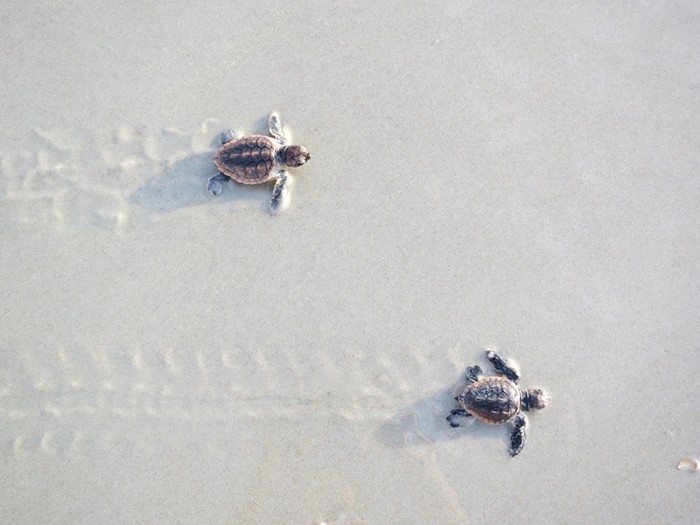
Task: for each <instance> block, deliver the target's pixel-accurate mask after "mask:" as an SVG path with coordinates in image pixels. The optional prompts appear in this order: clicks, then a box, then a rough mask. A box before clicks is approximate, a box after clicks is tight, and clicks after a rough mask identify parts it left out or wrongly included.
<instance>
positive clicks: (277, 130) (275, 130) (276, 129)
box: [270, 111, 287, 144]
mask: <svg viewBox="0 0 700 525" xmlns="http://www.w3.org/2000/svg"><path fill="white" fill-rule="evenodd" d="M270 135H271V136H272V137H274V138H275V139H276V140H277V141H278V142H280V143H281V144H286V143H287V137H285V136H284V131H283V130H282V123H281V122H280V116H279V115H278V114H277V113H276V112H274V111H273V112H272V113H270Z"/></svg>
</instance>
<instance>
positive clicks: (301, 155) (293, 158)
mask: <svg viewBox="0 0 700 525" xmlns="http://www.w3.org/2000/svg"><path fill="white" fill-rule="evenodd" d="M310 158H311V155H310V154H309V150H307V149H306V148H305V147H304V146H285V147H284V149H283V150H282V160H284V165H285V166H288V167H290V168H298V167H299V166H303V165H304V164H306V161H307V160H309V159H310Z"/></svg>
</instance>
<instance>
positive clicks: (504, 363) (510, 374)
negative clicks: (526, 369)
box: [486, 350, 520, 385]
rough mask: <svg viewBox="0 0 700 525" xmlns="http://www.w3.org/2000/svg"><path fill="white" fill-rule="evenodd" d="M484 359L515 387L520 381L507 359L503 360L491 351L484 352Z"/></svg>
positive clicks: (515, 369) (512, 365)
mask: <svg viewBox="0 0 700 525" xmlns="http://www.w3.org/2000/svg"><path fill="white" fill-rule="evenodd" d="M486 359H488V360H489V361H491V364H492V365H493V367H494V368H495V369H496V372H498V373H499V374H503V375H504V376H506V377H507V378H508V379H510V380H511V381H512V382H513V383H515V384H516V385H517V384H518V381H520V372H518V369H517V368H516V367H515V365H514V364H513V363H510V362H509V361H508V360H507V359H505V358H503V357H502V356H501V355H500V354H499V353H497V352H494V351H493V350H487V351H486Z"/></svg>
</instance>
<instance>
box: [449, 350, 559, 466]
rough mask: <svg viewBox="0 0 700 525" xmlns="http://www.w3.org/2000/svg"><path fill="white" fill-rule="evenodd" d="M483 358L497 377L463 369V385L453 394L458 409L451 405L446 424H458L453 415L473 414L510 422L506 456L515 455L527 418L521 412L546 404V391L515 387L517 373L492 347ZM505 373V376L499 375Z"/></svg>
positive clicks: (520, 446)
mask: <svg viewBox="0 0 700 525" xmlns="http://www.w3.org/2000/svg"><path fill="white" fill-rule="evenodd" d="M486 359H488V360H489V361H491V364H492V365H493V367H494V368H495V369H496V372H498V373H499V374H501V376H495V377H482V375H481V374H482V372H481V368H480V367H479V366H478V365H476V366H470V367H469V368H467V373H466V378H467V386H465V387H464V388H463V389H462V392H461V393H460V394H459V395H458V396H457V397H455V401H457V402H458V403H459V405H460V407H461V408H455V409H454V410H452V411H451V412H450V415H449V416H447V421H449V422H450V426H452V427H458V426H459V423H456V422H455V418H456V417H457V416H462V417H469V416H474V417H475V418H476V419H478V420H479V421H482V422H484V423H487V424H489V425H501V424H503V423H508V422H509V421H512V422H513V428H512V430H511V433H510V455H511V456H516V455H518V453H520V451H521V450H522V449H523V446H524V445H525V427H526V426H527V418H526V417H525V414H523V413H522V412H523V411H527V410H540V409H542V408H544V407H546V406H547V404H548V403H549V399H550V398H549V394H547V393H546V392H545V391H544V390H542V389H540V388H533V389H530V390H521V389H520V388H518V386H517V385H518V381H520V373H519V372H518V370H517V369H516V368H515V366H514V365H513V364H512V363H509V362H508V361H507V360H505V359H503V357H501V356H500V355H499V354H497V353H496V352H494V351H493V350H489V351H487V352H486ZM502 376H505V377H502Z"/></svg>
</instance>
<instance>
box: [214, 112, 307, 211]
mask: <svg viewBox="0 0 700 525" xmlns="http://www.w3.org/2000/svg"><path fill="white" fill-rule="evenodd" d="M269 128H270V136H269V137H268V136H267V135H245V136H243V137H238V138H236V136H235V134H234V133H233V131H231V130H227V131H224V132H223V133H222V134H221V147H220V148H219V150H218V151H217V152H216V157H214V164H216V167H217V168H218V169H219V174H218V175H214V176H213V177H210V178H209V181H208V182H207V189H208V190H209V191H210V192H211V193H213V194H214V195H219V194H220V193H221V192H222V191H223V189H224V182H226V180H228V179H229V178H231V179H233V180H235V181H236V182H240V183H241V184H262V183H264V182H267V181H268V180H270V179H275V187H274V189H273V190H272V201H271V202H270V211H272V212H273V213H274V212H276V211H278V210H279V209H280V208H281V207H282V206H284V205H285V204H286V201H287V198H288V186H289V172H288V171H287V168H298V167H299V166H301V165H303V164H305V163H306V161H307V160H309V159H310V158H311V155H309V152H308V150H307V149H306V148H305V147H304V146H296V145H292V144H288V143H287V142H288V141H287V138H286V137H285V136H284V132H283V131H282V124H281V123H280V118H279V115H278V114H277V113H274V112H273V113H271V114H270V119H269Z"/></svg>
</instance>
